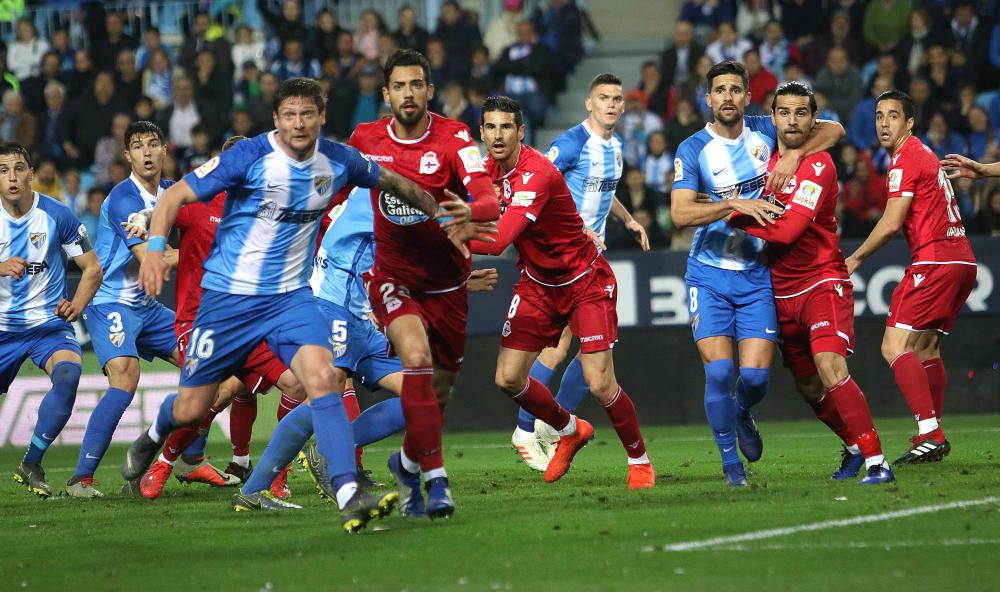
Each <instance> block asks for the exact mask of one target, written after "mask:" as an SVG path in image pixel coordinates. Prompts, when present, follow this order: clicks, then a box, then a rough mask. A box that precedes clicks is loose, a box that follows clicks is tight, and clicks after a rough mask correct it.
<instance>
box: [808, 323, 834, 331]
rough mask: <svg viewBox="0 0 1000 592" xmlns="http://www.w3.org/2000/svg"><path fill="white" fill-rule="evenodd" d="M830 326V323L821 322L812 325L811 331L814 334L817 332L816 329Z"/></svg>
mask: <svg viewBox="0 0 1000 592" xmlns="http://www.w3.org/2000/svg"><path fill="white" fill-rule="evenodd" d="M829 326H830V321H820V322H818V323H813V324H812V325H810V326H809V331H810V332H812V331H815V330H816V329H819V328H820V327H829Z"/></svg>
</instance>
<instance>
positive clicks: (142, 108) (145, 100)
mask: <svg viewBox="0 0 1000 592" xmlns="http://www.w3.org/2000/svg"><path fill="white" fill-rule="evenodd" d="M155 120H156V106H155V105H153V99H151V98H149V97H147V96H145V95H143V96H141V97H139V100H138V101H136V103H135V109H133V110H132V121H155Z"/></svg>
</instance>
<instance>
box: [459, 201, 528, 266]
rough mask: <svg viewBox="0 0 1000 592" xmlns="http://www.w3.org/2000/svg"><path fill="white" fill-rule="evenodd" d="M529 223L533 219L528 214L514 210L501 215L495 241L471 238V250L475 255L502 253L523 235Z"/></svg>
mask: <svg viewBox="0 0 1000 592" xmlns="http://www.w3.org/2000/svg"><path fill="white" fill-rule="evenodd" d="M528 224H531V220H529V219H528V218H527V217H526V216H523V215H521V214H517V213H513V212H512V213H510V214H505V215H503V216H501V217H500V222H499V223H497V228H496V232H497V236H496V240H495V241H493V242H490V241H485V240H471V241H469V251H471V252H472V253H473V254H474V255H494V256H496V255H500V254H501V253H503V252H504V250H505V249H506V248H507V247H509V246H510V245H511V243H513V242H514V240H515V239H516V238H517V237H519V236H521V233H522V232H524V229H525V228H527V227H528Z"/></svg>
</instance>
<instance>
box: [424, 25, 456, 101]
mask: <svg viewBox="0 0 1000 592" xmlns="http://www.w3.org/2000/svg"><path fill="white" fill-rule="evenodd" d="M427 61H428V62H430V64H431V80H433V81H434V84H435V85H437V86H440V87H442V88H444V86H445V85H447V84H448V83H449V82H452V81H453V80H459V79H460V78H461V76H460V73H459V72H456V71H455V70H454V69H453V67H452V64H453V63H454V62H451V61H449V60H448V52H447V50H446V49H445V46H444V42H443V41H441V40H440V39H438V38H437V37H431V38H430V39H429V40H428V41H427ZM438 98H439V97H435V98H434V99H432V100H433V101H437V100H438ZM432 111H433V109H432Z"/></svg>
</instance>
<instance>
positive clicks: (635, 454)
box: [603, 386, 646, 458]
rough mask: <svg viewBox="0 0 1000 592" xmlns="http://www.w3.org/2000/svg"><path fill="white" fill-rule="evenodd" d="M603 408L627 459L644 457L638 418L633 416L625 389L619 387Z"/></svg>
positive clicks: (633, 410)
mask: <svg viewBox="0 0 1000 592" xmlns="http://www.w3.org/2000/svg"><path fill="white" fill-rule="evenodd" d="M603 407H604V411H605V412H606V413H607V414H608V419H610V420H611V423H612V425H614V426H615V431H616V432H618V439H619V440H621V441H622V445H623V446H624V447H625V452H626V453H627V454H628V457H629V458H642V457H643V456H645V454H646V443H645V442H644V441H643V439H642V433H640V432H639V418H638V416H636V414H635V405H633V404H632V399H631V398H630V397H629V396H628V393H626V392H625V389H623V388H622V387H620V386H619V387H618V393H617V394H616V395H615V397H614V398H613V399H611V402H610V403H608V404H607V405H603Z"/></svg>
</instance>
